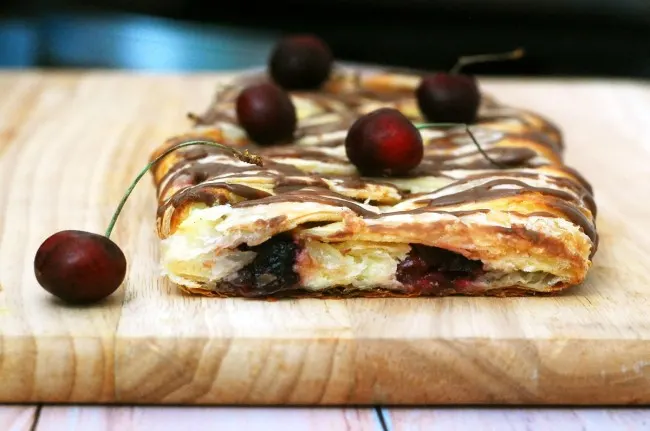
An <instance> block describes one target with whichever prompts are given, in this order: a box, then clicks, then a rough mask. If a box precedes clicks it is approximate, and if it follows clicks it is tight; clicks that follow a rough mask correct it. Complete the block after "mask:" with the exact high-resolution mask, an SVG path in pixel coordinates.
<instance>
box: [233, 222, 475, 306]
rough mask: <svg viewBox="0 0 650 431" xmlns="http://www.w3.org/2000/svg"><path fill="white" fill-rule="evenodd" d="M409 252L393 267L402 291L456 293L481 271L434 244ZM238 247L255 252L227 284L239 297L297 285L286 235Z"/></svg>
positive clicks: (293, 252)
mask: <svg viewBox="0 0 650 431" xmlns="http://www.w3.org/2000/svg"><path fill="white" fill-rule="evenodd" d="M411 246H412V247H413V248H412V250H411V252H410V253H409V255H408V256H407V257H406V259H404V260H403V261H402V262H400V264H399V265H398V267H397V280H398V281H400V282H401V283H402V284H403V285H404V289H405V293H419V294H423V295H439V294H442V293H444V292H445V291H452V290H453V291H456V292H460V291H462V289H463V284H464V283H466V282H468V281H470V280H471V279H473V278H474V277H476V276H478V275H480V274H481V273H482V266H483V265H482V263H481V262H480V261H477V260H471V259H468V258H466V257H464V256H462V255H460V254H458V253H454V252H452V251H449V250H444V249H442V248H437V247H427V246H423V245H418V244H411ZM241 249H242V250H251V251H254V252H256V253H257V256H256V257H255V260H253V262H252V263H251V264H249V265H248V266H246V267H245V268H243V269H242V270H241V271H239V274H238V276H237V278H236V279H234V280H231V281H230V282H229V285H230V286H229V287H230V288H231V289H233V291H236V292H237V293H238V294H240V295H242V296H248V297H263V296H269V295H273V294H276V293H279V292H283V291H293V290H296V289H298V288H299V282H300V277H299V276H298V274H296V272H295V271H294V269H293V267H294V264H295V262H296V257H297V255H298V252H299V251H300V246H299V245H298V244H296V243H295V242H294V240H293V239H292V238H291V236H290V235H276V236H274V237H272V238H271V239H269V240H268V241H266V242H264V243H262V244H260V245H257V246H255V247H247V246H242V247H241Z"/></svg>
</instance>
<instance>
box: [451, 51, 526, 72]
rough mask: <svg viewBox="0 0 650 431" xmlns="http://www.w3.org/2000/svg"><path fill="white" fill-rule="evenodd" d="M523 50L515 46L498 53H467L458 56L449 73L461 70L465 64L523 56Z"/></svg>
mask: <svg viewBox="0 0 650 431" xmlns="http://www.w3.org/2000/svg"><path fill="white" fill-rule="evenodd" d="M524 54H525V51H524V49H523V48H517V49H515V50H514V51H508V52H501V53H498V54H479V55H467V56H464V57H460V58H459V59H458V60H457V61H456V64H454V67H452V68H451V69H450V70H449V73H450V74H451V75H455V74H457V73H458V72H460V71H461V69H462V68H463V67H465V66H469V65H470V64H474V63H485V62H488V61H505V60H516V59H518V58H521V57H523V56H524Z"/></svg>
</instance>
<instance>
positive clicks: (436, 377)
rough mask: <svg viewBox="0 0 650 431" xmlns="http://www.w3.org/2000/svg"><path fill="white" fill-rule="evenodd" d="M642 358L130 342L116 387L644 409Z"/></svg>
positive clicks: (358, 344)
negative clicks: (637, 406)
mask: <svg viewBox="0 0 650 431" xmlns="http://www.w3.org/2000/svg"><path fill="white" fill-rule="evenodd" d="M196 352H201V354H200V355H197V354H196ZM632 358H636V359H632ZM648 358H650V341H641V340H611V341H599V342H594V341H592V340H498V341H496V340H486V339H466V340H462V339H461V340H442V339H440V340H436V339H431V340H377V341H373V340H354V339H350V340H345V339H343V340H281V339H276V340H257V339H232V340H226V339H224V340H210V341H209V342H205V341H202V340H183V341H182V343H175V342H173V341H172V340H153V339H148V340H147V339H131V340H129V339H126V340H121V341H119V342H118V345H117V357H116V362H115V365H116V374H115V375H116V382H115V388H116V400H117V401H119V402H125V403H156V404H177V403H183V404H227V405H231V404H232V405H239V404H256V405H307V404H309V405H432V404H436V405H449V404H508V405H535V404H553V405H558V404H561V405H604V404H610V405H628V404H643V403H650V361H648ZM630 361H631V362H630ZM604 388H606V389H604Z"/></svg>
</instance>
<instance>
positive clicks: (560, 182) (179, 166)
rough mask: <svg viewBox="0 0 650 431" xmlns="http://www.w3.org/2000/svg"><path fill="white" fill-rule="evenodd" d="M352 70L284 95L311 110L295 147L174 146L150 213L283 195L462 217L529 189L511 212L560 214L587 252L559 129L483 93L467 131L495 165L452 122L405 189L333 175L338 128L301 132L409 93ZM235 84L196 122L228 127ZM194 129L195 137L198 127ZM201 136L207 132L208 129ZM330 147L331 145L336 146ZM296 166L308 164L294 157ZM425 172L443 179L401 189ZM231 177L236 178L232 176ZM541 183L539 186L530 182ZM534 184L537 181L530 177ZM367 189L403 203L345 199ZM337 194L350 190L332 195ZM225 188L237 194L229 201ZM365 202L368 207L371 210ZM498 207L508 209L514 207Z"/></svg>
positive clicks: (589, 206)
mask: <svg viewBox="0 0 650 431" xmlns="http://www.w3.org/2000/svg"><path fill="white" fill-rule="evenodd" d="M353 78H354V77H352V79H351V81H350V82H348V84H351V86H345V85H335V84H333V85H332V87H331V88H330V89H329V90H328V89H327V88H326V89H325V90H322V91H321V92H319V93H318V94H314V93H296V94H295V95H294V96H295V97H298V98H302V99H305V100H307V101H308V103H311V104H312V106H313V107H315V108H316V109H314V110H313V114H309V115H307V116H305V117H304V118H301V119H300V121H299V129H298V131H297V133H296V145H288V146H282V147H257V146H255V145H253V144H247V145H246V146H245V147H240V146H238V148H247V149H248V150H249V151H251V152H252V153H254V154H259V155H260V156H262V158H263V161H264V166H263V167H259V166H255V165H248V164H245V163H242V162H239V161H237V160H236V159H235V158H234V157H232V155H230V154H228V152H227V151H224V150H220V149H216V148H207V147H196V148H190V149H186V150H183V151H182V152H179V161H178V162H177V163H176V164H175V165H174V166H172V167H171V168H169V169H168V171H167V173H166V174H165V175H164V176H163V177H162V178H160V179H159V181H158V182H157V183H158V186H159V190H158V193H159V196H166V191H167V190H168V188H169V187H174V190H175V193H174V195H173V196H172V197H171V198H170V199H167V200H166V201H165V202H161V205H160V211H159V215H160V214H162V213H163V211H164V210H165V209H167V208H169V207H173V208H180V207H182V206H184V205H185V204H187V203H192V202H201V203H204V204H205V205H208V206H211V205H216V204H225V203H230V204H231V205H232V206H233V207H234V208H250V207H253V206H257V205H267V204H273V203H283V202H314V203H319V204H324V205H329V206H334V207H340V208H346V209H348V210H351V211H353V212H354V213H355V214H357V215H358V216H360V217H364V218H372V219H376V218H381V217H390V216H396V215H404V214H419V213H425V212H436V213H444V214H450V215H454V216H457V217H462V216H467V215H471V214H477V213H488V212H489V211H490V210H489V209H486V208H476V209H474V208H471V207H470V208H467V207H468V206H472V205H475V204H477V203H481V202H485V205H484V207H487V208H489V204H488V203H487V202H488V201H495V200H500V199H512V198H519V199H517V201H521V200H525V199H527V198H528V197H530V199H531V201H532V200H535V201H537V202H540V204H539V205H538V206H543V207H544V208H545V209H544V211H535V212H530V213H526V211H524V210H522V209H521V208H517V210H516V211H519V213H520V215H522V216H524V217H525V216H534V215H537V216H543V217H558V216H561V217H563V218H565V219H566V220H568V221H570V222H571V223H573V224H575V225H576V226H579V227H580V229H581V230H582V231H583V232H584V233H585V234H586V235H587V236H588V237H589V238H590V239H591V241H592V243H593V247H592V255H593V253H595V250H596V248H597V244H598V235H597V232H596V228H595V224H594V219H595V217H596V211H597V208H596V204H595V201H594V198H593V190H592V187H591V185H590V184H589V183H588V182H587V181H586V180H585V179H584V178H583V177H582V176H581V175H580V174H579V173H578V172H576V171H575V170H573V169H571V168H569V167H566V166H564V165H558V164H557V160H561V153H562V150H563V143H562V141H561V134H560V131H559V129H558V128H557V127H556V126H555V125H553V124H551V123H549V122H548V121H546V120H544V119H542V118H541V117H539V116H537V115H535V114H532V113H529V112H526V111H521V110H511V109H507V110H504V109H502V108H503V107H501V106H499V105H498V104H496V102H494V101H492V100H491V99H486V100H488V102H489V103H488V102H486V105H485V109H484V112H483V113H482V115H481V116H480V118H479V120H478V122H477V124H476V125H475V126H474V127H473V129H472V130H473V131H474V132H475V133H476V134H477V138H478V139H479V141H480V143H481V145H482V148H483V149H484V151H485V152H486V153H487V154H489V156H490V158H492V159H494V160H495V161H496V162H497V163H498V164H499V166H505V169H495V167H494V165H493V164H492V163H491V162H490V161H489V160H487V159H486V158H485V157H483V156H482V155H481V154H480V153H479V152H478V151H476V148H475V147H474V145H473V143H472V141H471V140H470V139H469V137H468V136H467V134H466V133H465V132H464V131H463V132H459V131H458V129H454V130H447V131H446V132H445V133H444V134H443V136H440V137H434V138H429V139H427V140H426V147H425V156H424V159H423V161H422V163H421V164H420V165H419V166H418V167H417V168H416V169H415V170H413V171H412V172H411V173H410V174H409V175H408V176H405V177H402V178H400V180H401V181H402V182H406V185H405V186H403V187H405V189H401V188H400V186H398V185H397V184H402V183H398V182H397V181H396V182H395V184H393V183H392V182H391V178H381V179H376V178H362V177H360V176H359V175H357V174H356V173H355V174H351V175H335V174H333V173H332V172H333V171H332V169H333V168H332V166H331V165H332V164H333V165H336V166H335V167H334V168H336V169H339V168H340V169H341V170H343V171H344V172H345V171H348V172H349V171H350V168H351V165H350V163H349V161H347V159H346V158H345V156H344V154H345V151H344V150H343V149H342V146H343V139H344V133H342V136H343V137H338V135H334V136H335V137H334V138H333V140H330V141H323V142H320V143H317V144H315V145H312V143H310V144H309V145H306V144H304V143H303V141H302V140H303V139H305V138H312V139H314V138H315V139H317V140H320V139H323V136H325V135H327V134H332V133H333V132H345V131H346V130H347V128H348V127H349V125H350V124H351V123H352V122H353V121H354V120H355V119H356V118H358V117H359V116H360V115H361V114H362V112H363V108H364V106H366V104H367V102H368V101H370V102H375V103H377V102H380V103H382V104H391V103H394V104H395V103H400V102H403V101H405V100H408V98H409V97H412V95H411V92H409V91H406V90H398V91H392V92H391V91H388V89H387V90H386V91H383V90H382V89H381V88H380V86H376V85H375V86H374V87H373V88H369V87H366V86H364V80H363V79H358V80H354V79H353ZM247 79H248V81H247V83H250V82H252V81H251V80H253V81H255V80H258V81H259V80H260V79H264V78H263V77H262V76H257V77H255V76H253V77H250V78H247ZM375 84H376V83H375ZM238 85H240V84H237V83H235V84H233V85H232V86H229V87H227V88H226V89H224V90H223V91H222V92H221V93H220V95H219V97H218V98H216V99H215V100H216V101H215V106H213V107H211V109H210V110H209V111H208V112H207V113H206V114H205V115H204V116H203V117H201V120H200V123H201V124H216V123H219V122H221V123H228V124H229V125H231V126H233V127H236V126H237V124H236V119H233V118H232V115H231V114H230V113H229V111H228V112H226V109H225V107H228V109H230V108H231V107H232V102H233V101H234V99H235V97H236V95H237V94H238V88H240V87H238ZM513 119H514V120H516V121H517V122H519V123H520V124H521V125H522V126H523V127H522V128H523V129H524V130H523V131H521V132H511V131H507V127H504V128H503V130H501V129H500V128H499V127H492V126H494V124H495V123H498V122H499V121H500V120H508V121H510V120H513ZM531 119H532V120H531ZM481 125H484V127H481ZM497 125H498V124H497ZM197 133H198V134H199V136H200V132H197ZM195 135H196V134H194V135H192V138H193V139H196V138H197V136H195ZM207 138H208V139H209V136H207ZM174 139H176V141H177V142H176V143H180V140H179V139H180V138H174ZM187 140H189V139H187ZM337 149H338V150H340V151H336V150H337ZM338 154H340V156H339V155H338ZM549 154H550V155H549ZM292 160H301V161H313V162H314V164H313V166H316V168H314V171H313V172H305V171H304V170H302V169H307V168H304V167H303V168H302V169H301V168H298V167H297V166H294V165H292V164H291V163H292ZM323 163H324V164H327V165H328V167H327V169H329V170H328V171H325V172H321V171H320V170H321V169H324V168H323V167H322V166H321V165H322V164H323ZM297 165H298V164H297ZM303 165H309V164H302V163H301V164H300V166H303ZM452 171H461V173H458V172H452ZM472 171H476V172H472ZM431 176H433V177H436V178H438V179H445V180H446V184H447V185H446V186H444V187H439V188H436V189H432V190H430V191H426V192H425V193H420V194H418V195H415V194H409V192H410V190H409V189H408V187H409V185H408V180H417V179H419V178H421V177H431ZM255 178H257V179H259V180H258V181H261V183H260V188H256V187H255V182H256V180H255ZM454 178H459V179H454ZM235 179H236V180H237V183H234V182H232V181H233V180H235ZM246 179H250V181H246ZM541 182H543V183H545V184H547V186H544V187H542V186H539V183H541ZM241 183H246V184H247V185H245V184H241ZM262 183H263V184H262ZM330 183H333V185H331V184H330ZM535 183H537V185H532V184H535ZM373 187H374V188H375V189H376V188H379V189H381V190H382V191H381V192H380V193H379V192H378V193H377V195H376V196H375V195H372V196H371V197H370V198H368V202H379V203H380V204H381V199H382V193H383V194H387V193H388V194H391V195H392V196H393V197H392V198H391V199H393V200H394V199H395V197H394V196H395V195H397V196H398V197H399V196H401V197H402V202H403V201H404V200H409V201H410V203H411V204H413V206H412V207H408V209H405V210H396V211H392V212H391V209H390V208H382V209H381V210H380V209H379V208H377V207H373V206H364V205H363V204H362V203H361V202H359V201H357V200H356V199H355V198H354V197H353V196H356V194H355V193H356V192H357V191H358V190H363V189H366V188H367V189H370V188H373ZM432 187H433V186H432ZM261 188H264V190H261ZM456 189H457V190H458V191H456ZM176 190H177V191H176ZM265 190H269V191H265ZM346 190H352V191H353V192H355V193H352V192H350V191H346ZM346 192H347V193H349V194H350V195H349V196H347V195H344V194H342V193H346ZM232 195H235V196H237V197H238V198H237V199H232ZM531 206H532V205H531ZM372 208H377V209H376V210H375V211H373V210H372ZM505 211H506V212H511V213H513V214H515V213H516V212H515V211H514V210H513V211H509V210H507V209H506V210H505Z"/></svg>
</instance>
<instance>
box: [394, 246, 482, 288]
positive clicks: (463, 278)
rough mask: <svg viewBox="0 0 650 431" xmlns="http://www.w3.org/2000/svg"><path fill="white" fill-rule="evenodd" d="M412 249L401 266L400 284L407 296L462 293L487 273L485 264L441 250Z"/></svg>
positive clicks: (432, 248)
mask: <svg viewBox="0 0 650 431" xmlns="http://www.w3.org/2000/svg"><path fill="white" fill-rule="evenodd" d="M411 246H412V250H411V252H410V253H409V254H408V256H407V257H406V259H404V260H403V261H401V262H400V263H399V265H398V266H397V280H398V281H399V282H400V283H402V285H403V286H404V290H405V291H406V292H407V293H418V294H424V295H440V294H443V293H447V292H451V291H454V292H461V291H463V290H464V287H465V286H467V285H468V284H469V283H470V282H471V281H472V280H473V279H475V278H476V277H477V276H479V275H480V274H481V273H482V272H483V269H482V268H483V264H482V263H481V261H478V260H471V259H468V258H466V257H465V256H463V255H461V254H458V253H454V252H453V251H449V250H445V249H442V248H438V247H427V246H423V245H418V244H411Z"/></svg>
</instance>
